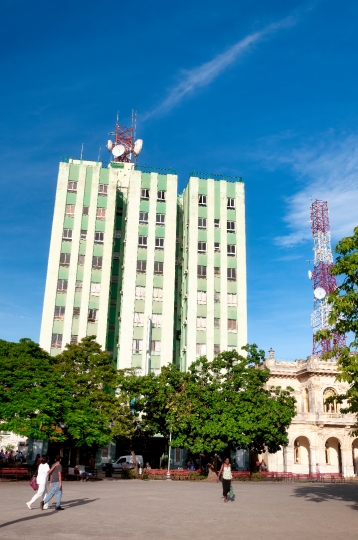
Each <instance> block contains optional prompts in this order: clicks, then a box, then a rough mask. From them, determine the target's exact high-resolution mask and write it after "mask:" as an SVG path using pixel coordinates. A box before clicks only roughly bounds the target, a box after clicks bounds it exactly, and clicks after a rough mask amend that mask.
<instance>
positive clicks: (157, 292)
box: [153, 287, 163, 302]
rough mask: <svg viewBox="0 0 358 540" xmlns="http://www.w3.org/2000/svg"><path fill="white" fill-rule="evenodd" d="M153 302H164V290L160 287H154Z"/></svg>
mask: <svg viewBox="0 0 358 540" xmlns="http://www.w3.org/2000/svg"><path fill="white" fill-rule="evenodd" d="M153 300H156V301H157V302H163V289H161V288H160V287H154V289H153Z"/></svg>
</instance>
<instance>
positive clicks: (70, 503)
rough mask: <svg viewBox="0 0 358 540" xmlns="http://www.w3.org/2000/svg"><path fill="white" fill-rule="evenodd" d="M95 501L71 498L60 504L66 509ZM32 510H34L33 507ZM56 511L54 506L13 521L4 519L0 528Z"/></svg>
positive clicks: (47, 515)
mask: <svg viewBox="0 0 358 540" xmlns="http://www.w3.org/2000/svg"><path fill="white" fill-rule="evenodd" d="M95 501H98V498H97V499H73V500H72V501H64V502H63V503H61V506H62V507H63V508H65V509H66V510H67V509H70V508H72V507H73V506H82V505H84V504H89V503H92V502H95ZM25 508H26V507H25ZM26 510H27V508H26ZM33 510H35V508H34V509H33ZM39 510H40V508H39ZM56 512H57V510H55V508H51V509H49V510H44V511H40V512H39V513H38V514H35V515H32V516H28V517H23V518H20V519H14V520H13V521H6V522H5V523H1V524H0V529H2V528H4V527H8V526H9V525H15V524H16V523H21V522H24V521H31V520H33V519H37V518H44V517H49V516H53V514H56Z"/></svg>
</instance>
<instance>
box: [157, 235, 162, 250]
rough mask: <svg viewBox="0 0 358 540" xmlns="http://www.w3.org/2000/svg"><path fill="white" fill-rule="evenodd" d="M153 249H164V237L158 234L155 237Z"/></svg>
mask: <svg viewBox="0 0 358 540" xmlns="http://www.w3.org/2000/svg"><path fill="white" fill-rule="evenodd" d="M155 249H164V238H160V237H159V236H157V237H156V239H155Z"/></svg>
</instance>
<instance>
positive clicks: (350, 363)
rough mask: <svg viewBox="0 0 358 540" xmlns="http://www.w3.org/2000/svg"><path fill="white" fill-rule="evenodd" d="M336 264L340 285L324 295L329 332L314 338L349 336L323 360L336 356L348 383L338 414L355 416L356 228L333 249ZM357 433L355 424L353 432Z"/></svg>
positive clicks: (357, 334) (357, 386)
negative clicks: (347, 342) (335, 335)
mask: <svg viewBox="0 0 358 540" xmlns="http://www.w3.org/2000/svg"><path fill="white" fill-rule="evenodd" d="M334 251H335V253H336V254H337V257H336V262H335V264H334V266H333V267H332V268H331V273H332V274H333V275H335V276H341V277H342V278H343V282H342V284H341V285H339V286H338V287H337V289H336V290H335V291H333V292H332V293H330V294H329V295H328V302H329V304H330V307H331V312H330V314H329V323H330V325H331V329H330V330H325V331H321V332H319V333H317V334H316V339H317V340H319V339H325V338H332V336H333V334H335V333H336V334H339V335H341V336H344V335H346V336H348V335H351V336H352V341H351V343H349V345H348V346H347V347H345V348H343V349H338V348H337V347H334V348H333V350H332V351H331V352H330V353H326V354H325V355H324V357H325V358H329V357H337V363H338V367H339V375H338V379H339V380H341V381H344V382H347V383H349V385H350V389H349V390H348V391H347V393H345V394H342V395H341V396H339V401H340V402H343V401H344V400H347V406H346V407H345V408H343V409H341V410H342V412H350V413H354V414H356V415H357V414H358V353H357V350H358V227H356V228H355V229H354V233H353V236H348V237H346V238H343V239H342V240H340V242H338V244H337V245H336V247H335V249H334ZM355 433H356V434H357V433H358V425H357V428H356V430H355Z"/></svg>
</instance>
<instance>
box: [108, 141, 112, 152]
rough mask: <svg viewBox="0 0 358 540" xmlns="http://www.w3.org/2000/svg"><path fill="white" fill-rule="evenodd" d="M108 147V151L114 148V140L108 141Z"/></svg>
mask: <svg viewBox="0 0 358 540" xmlns="http://www.w3.org/2000/svg"><path fill="white" fill-rule="evenodd" d="M107 148H108V152H112V148H113V142H112V141H108V143H107Z"/></svg>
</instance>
